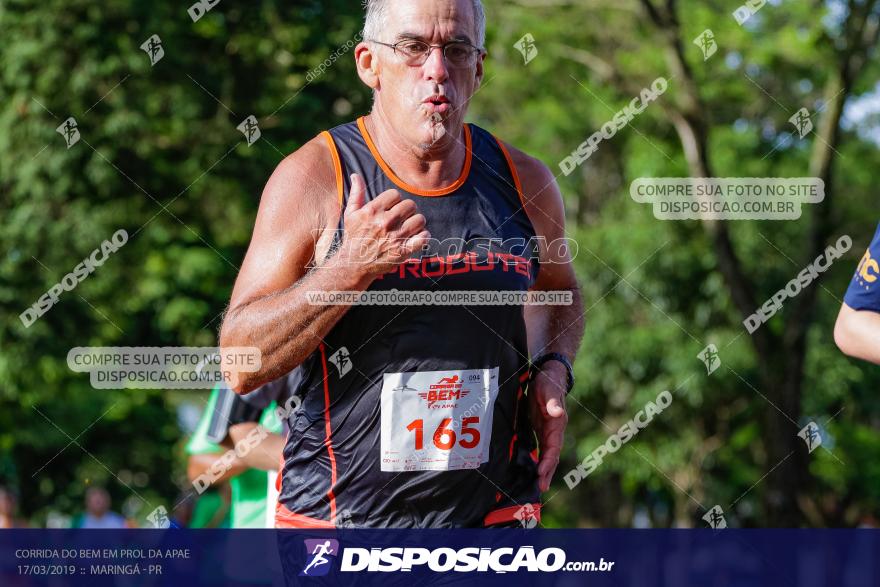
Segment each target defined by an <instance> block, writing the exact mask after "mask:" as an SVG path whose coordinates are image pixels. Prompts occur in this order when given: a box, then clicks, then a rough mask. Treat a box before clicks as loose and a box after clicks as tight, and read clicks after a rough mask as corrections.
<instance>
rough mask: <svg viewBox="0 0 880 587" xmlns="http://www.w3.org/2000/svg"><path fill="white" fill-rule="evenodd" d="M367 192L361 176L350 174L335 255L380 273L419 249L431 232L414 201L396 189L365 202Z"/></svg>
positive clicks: (364, 270)
mask: <svg viewBox="0 0 880 587" xmlns="http://www.w3.org/2000/svg"><path fill="white" fill-rule="evenodd" d="M366 193H367V190H366V186H365V185H364V180H363V178H361V176H360V175H358V174H356V173H354V174H352V176H351V190H350V192H349V198H348V204H347V205H346V208H345V213H344V218H345V235H344V237H343V241H342V245H341V246H340V250H339V252H338V253H337V257H338V259H340V260H342V262H344V263H350V264H351V265H353V266H355V267H357V268H358V269H359V270H361V271H363V272H365V273H367V274H370V275H380V274H382V273H387V272H388V271H390V270H392V269H394V267H396V266H397V265H399V264H400V263H402V262H404V261H406V259H408V258H409V257H410V256H411V255H412V254H413V252H415V251H418V250H419V249H421V248H422V247H423V246H424V245H425V243H426V242H427V240H428V238H430V236H431V233H430V232H428V230H426V228H425V217H424V215H422V214H420V213H419V211H418V208H417V207H416V203H415V202H414V201H412V200H405V199H403V198H401V197H400V192H398V191H397V190H395V189H390V190H386V191H384V192H382V193H381V194H379V195H378V196H376V197H375V198H374V199H373V200H372V201H370V202H368V203H367V202H366Z"/></svg>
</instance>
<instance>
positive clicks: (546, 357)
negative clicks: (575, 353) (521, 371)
mask: <svg viewBox="0 0 880 587" xmlns="http://www.w3.org/2000/svg"><path fill="white" fill-rule="evenodd" d="M547 361H559V362H560V363H562V364H563V365H565V371H566V373H567V375H568V387H567V388H566V390H565V394H566V395H568V393H569V392H570V391H571V388H572V387H574V372H573V370H572V368H571V363H570V362H569V360H568V359H567V358H565V355H563V354H561V353H545V354H543V355H541V356H540V357H538V358H537V359H535V360H534V361H532V364H531V366H530V367H529V381H531V380H533V379H534V378H535V375H536V374H537V372H538V369H540V368H541V365H543V364H544V363H546V362H547Z"/></svg>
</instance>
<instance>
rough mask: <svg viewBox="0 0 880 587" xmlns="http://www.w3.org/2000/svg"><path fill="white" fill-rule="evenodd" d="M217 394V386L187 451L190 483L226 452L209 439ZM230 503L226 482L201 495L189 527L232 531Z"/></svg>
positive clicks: (197, 499)
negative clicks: (228, 529)
mask: <svg viewBox="0 0 880 587" xmlns="http://www.w3.org/2000/svg"><path fill="white" fill-rule="evenodd" d="M217 395H218V388H216V387H215V388H214V390H213V391H212V392H211V395H210V397H209V398H208V403H207V405H206V406H205V410H204V411H203V412H202V417H201V418H200V419H199V423H198V425H197V426H196V429H195V432H193V435H192V436H191V437H190V439H189V442H187V443H186V448H185V449H184V450H185V451H186V454H187V455H188V461H187V469H186V472H187V477H189V480H190V481H193V480H194V479H195V478H197V477H198V476H199V475H201V474H202V473H203V472H204V471H205V470H206V469H208V468H209V467H210V466H211V465H212V464H214V462H216V460H217V458H218V457H219V455H220V454H221V453H222V452H223V447H221V446H219V445H217V444H215V443H213V442H211V441H210V440H208V438H207V436H206V434H207V431H208V424H209V423H210V422H211V415H212V414H213V413H214V406H215V405H216V403H217ZM229 500H230V497H229V486H228V485H226V484H225V483H224V484H217V485H215V486H214V487H212V488H210V489H209V490H207V491H204V492H203V493H201V494H200V495H198V496H197V498H196V503H195V506H194V507H193V512H192V518H191V519H190V523H189V527H190V528H228V527H229V525H230V517H229Z"/></svg>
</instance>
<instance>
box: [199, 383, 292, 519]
mask: <svg viewBox="0 0 880 587" xmlns="http://www.w3.org/2000/svg"><path fill="white" fill-rule="evenodd" d="M295 383H296V373H291V374H288V375H287V376H285V377H282V378H280V379H278V380H276V381H273V382H271V383H268V384H266V385H264V386H262V387H260V388H258V389H257V390H255V391H253V392H252V393H250V394H248V395H247V396H243V397H242V396H238V395H237V394H235V393H234V392H233V391H232V390H230V389H229V388H228V387H226V386H225V385H222V384H219V385H217V386H215V388H214V389H213V390H212V392H211V399H210V400H209V403H208V408H207V409H206V410H205V414H204V415H203V416H202V421H203V422H204V426H202V423H203V422H200V423H199V424H200V426H199V428H200V430H197V433H198V432H201V435H200V439H201V440H202V441H203V442H204V446H210V447H211V448H212V450H211V451H210V452H204V453H202V454H201V456H199V457H197V459H194V458H193V456H191V457H190V467H189V471H188V472H189V477H190V481H192V482H193V485H194V486H195V487H196V489H197V490H205V489H206V488H207V487H210V486H213V485H214V484H216V483H218V482H220V481H224V480H228V482H229V487H230V490H231V506H230V525H231V527H232V528H266V527H272V526H273V520H274V513H275V511H274V505H275V504H274V502H275V495H276V493H275V492H274V481H275V477H276V475H277V470H278V466H279V464H280V462H281V451H282V449H283V447H284V440H283V438H282V436H281V432H282V430H283V425H282V422H281V419H280V418H279V414H278V410H277V406H278V403H280V402H284V400H285V398H286V397H287V394H288V392H289V389H290V387H289V385H295ZM195 437H196V435H194V439H195ZM236 445H238V446H239V447H240V449H239V450H237V451H236V450H235V447H236Z"/></svg>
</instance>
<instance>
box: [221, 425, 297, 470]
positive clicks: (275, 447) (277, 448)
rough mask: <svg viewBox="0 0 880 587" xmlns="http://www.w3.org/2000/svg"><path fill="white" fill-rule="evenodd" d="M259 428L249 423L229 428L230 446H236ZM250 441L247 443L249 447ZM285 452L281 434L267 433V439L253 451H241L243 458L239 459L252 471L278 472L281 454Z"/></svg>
mask: <svg viewBox="0 0 880 587" xmlns="http://www.w3.org/2000/svg"><path fill="white" fill-rule="evenodd" d="M257 426H259V424H257V423H256V422H247V423H244V424H236V425H234V426H232V427H230V428H229V436H228V437H227V438H228V439H229V440H230V443H229V445H230V446H235V445H237V444H238V443H239V442H242V441H243V440H245V438H246V437H247V436H248V435H249V434H251V433H252V432H253V430H254V429H255V428H256V427H257ZM247 443H248V441H245V446H247ZM283 450H284V439H283V438H282V437H281V435H280V434H275V433H273V432H266V437H265V438H263V440H261V441H260V443H259V444H258V445H256V446H255V447H254V448H253V449H251V450H249V451H246V452H245V451H241V452H242V453H245V454H243V456H241V457H239V458H240V459H241V462H242V463H244V464H245V465H246V466H247V467H249V468H252V469H260V470H262V471H277V470H278V465H279V462H280V461H281V452H282V451H283Z"/></svg>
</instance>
